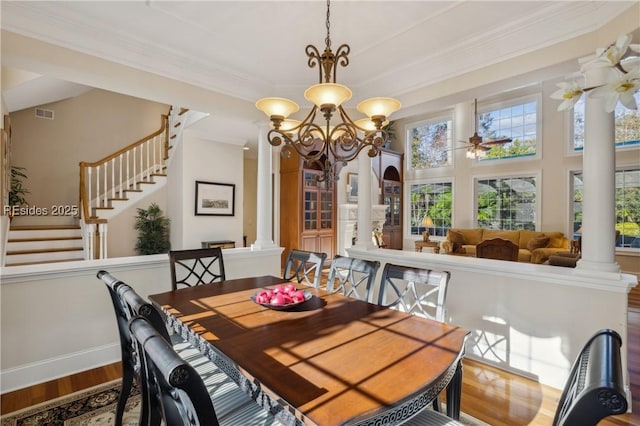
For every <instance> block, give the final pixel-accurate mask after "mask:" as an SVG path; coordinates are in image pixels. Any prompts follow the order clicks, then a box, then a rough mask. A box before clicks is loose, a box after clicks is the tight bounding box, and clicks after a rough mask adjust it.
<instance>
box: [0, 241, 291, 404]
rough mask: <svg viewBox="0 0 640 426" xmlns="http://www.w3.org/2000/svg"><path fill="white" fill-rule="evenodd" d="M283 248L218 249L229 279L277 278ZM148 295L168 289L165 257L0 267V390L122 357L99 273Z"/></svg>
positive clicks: (11, 388) (32, 382)
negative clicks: (97, 275) (266, 276)
mask: <svg viewBox="0 0 640 426" xmlns="http://www.w3.org/2000/svg"><path fill="white" fill-rule="evenodd" d="M281 254H282V248H280V247H277V248H274V249H268V250H259V251H258V250H256V251H252V250H251V249H250V248H238V249H225V250H224V251H223V255H224V263H225V272H226V275H227V278H229V279H231V278H241V277H245V276H251V275H275V276H279V275H280V273H281V272H280V256H281ZM103 269H104V270H106V271H109V272H110V273H112V274H113V275H114V276H115V277H117V278H118V279H120V280H122V281H124V282H126V283H127V284H129V285H131V286H132V287H134V288H135V289H136V291H138V292H139V293H140V295H141V296H143V297H145V298H146V297H147V296H148V295H149V294H154V293H161V292H163V291H168V290H170V288H171V280H170V273H169V261H168V256H167V255H166V254H163V255H152V256H135V257H122V258H112V259H104V260H90V261H77V262H65V263H56V264H41V265H26V266H13V267H6V268H1V269H0V315H1V317H0V332H1V339H2V346H1V351H2V352H1V364H0V383H1V388H0V392H2V393H4V392H8V391H12V390H15V389H21V388H24V387H26V386H30V385H33V384H36V383H42V382H45V381H48V380H52V379H56V378H58V377H64V376H67V375H69V374H73V373H77V372H79V371H84V370H88V369H91V368H95V367H98V366H101V365H105V364H109V363H112V362H116V361H118V360H120V340H119V337H118V332H117V326H116V320H115V316H114V312H113V306H112V305H111V300H110V298H109V294H108V292H107V289H106V288H105V285H104V283H103V282H102V281H101V280H99V279H97V278H96V274H97V273H98V271H100V270H103Z"/></svg>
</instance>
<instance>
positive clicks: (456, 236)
mask: <svg viewBox="0 0 640 426" xmlns="http://www.w3.org/2000/svg"><path fill="white" fill-rule="evenodd" d="M447 239H448V240H449V241H451V245H452V251H453V252H454V253H458V250H460V249H461V248H462V245H463V244H464V236H463V235H462V233H460V232H457V231H452V230H451V229H449V232H448V233H447Z"/></svg>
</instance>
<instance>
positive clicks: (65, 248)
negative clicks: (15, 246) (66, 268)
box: [7, 247, 83, 256]
mask: <svg viewBox="0 0 640 426" xmlns="http://www.w3.org/2000/svg"><path fill="white" fill-rule="evenodd" d="M82 250H83V248H82V247H64V248H50V249H39V250H15V251H8V252H7V256H9V255H16V254H40V253H53V252H56V253H58V252H63V251H82Z"/></svg>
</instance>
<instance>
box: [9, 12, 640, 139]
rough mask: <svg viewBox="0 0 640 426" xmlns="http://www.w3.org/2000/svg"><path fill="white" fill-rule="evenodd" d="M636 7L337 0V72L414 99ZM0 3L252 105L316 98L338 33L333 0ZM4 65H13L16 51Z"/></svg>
mask: <svg viewBox="0 0 640 426" xmlns="http://www.w3.org/2000/svg"><path fill="white" fill-rule="evenodd" d="M634 4H637V1H627V2H624V1H621V2H614V1H549V2H545V1H498V2H485V1H441V2H438V1H334V2H333V3H332V4H331V41H332V47H333V50H334V51H335V50H336V49H337V47H338V46H339V45H340V44H343V43H348V44H349V45H350V47H351V55H350V56H349V59H350V64H349V66H348V67H347V68H339V69H338V75H337V79H338V82H339V83H342V84H346V85H347V86H349V87H350V88H351V89H352V90H353V99H352V100H351V101H350V103H349V104H348V105H347V106H355V104H356V103H357V102H359V101H360V100H363V99H366V98H368V97H372V96H392V97H396V98H399V99H400V100H401V101H403V104H404V105H405V106H410V104H411V102H413V101H411V99H412V98H411V94H412V93H414V92H415V91H417V90H420V89H421V88H424V87H428V86H430V85H433V84H436V83H438V82H442V81H444V80H447V79H449V78H451V77H455V76H456V75H462V74H465V73H469V72H473V71H474V70H479V69H481V68H485V67H487V66H490V65H492V64H496V63H499V62H502V61H505V60H508V59H511V58H515V57H517V56H519V55H523V54H527V53H530V52H534V51H536V50H538V49H542V48H545V47H549V46H552V45H554V44H556V43H559V42H562V41H566V40H570V39H572V38H575V37H578V36H581V35H583V34H587V33H590V32H592V31H594V30H596V29H598V28H599V27H601V26H602V25H604V24H605V23H607V22H609V21H610V20H612V19H613V18H614V17H616V16H618V15H619V14H621V13H622V12H624V11H625V10H626V9H628V8H629V7H631V6H634ZM0 7H1V8H2V9H1V12H2V28H3V30H6V31H10V32H13V33H17V34H20V35H23V36H27V37H30V38H34V39H37V40H41V41H45V42H47V43H50V44H54V45H57V46H61V47H65V48H68V49H72V50H75V51H79V52H82V53H84V54H89V55H93V56H96V57H99V58H103V59H106V60H109V61H112V62H115V63H118V64H122V65H126V66H129V67H133V68H135V69H139V70H143V71H148V72H151V73H154V74H158V75H161V76H163V77H167V78H170V79H173V80H176V81H179V82H184V83H189V84H191V85H195V86H198V87H201V88H204V89H208V90H210V91H212V92H217V93H221V94H224V95H227V96H231V97H233V98H237V99H240V100H242V101H246V105H247V108H253V103H254V102H255V101H256V100H257V99H259V98H262V97H265V96H281V97H287V98H291V99H293V100H295V101H296V102H298V103H299V104H300V105H305V104H306V101H305V100H304V99H303V97H302V94H303V92H304V90H305V89H306V88H307V87H308V86H310V85H311V84H315V83H316V82H317V79H318V74H317V69H309V68H308V66H307V58H306V55H305V47H306V45H308V44H314V45H315V46H316V47H318V49H320V50H322V49H323V48H324V39H325V36H326V28H325V18H326V3H325V2H324V1H292V2H284V1H255V2H251V1H192V2H185V1H154V0H147V1H125V2H111V1H105V2H101V1H69V2H61V1H51V2H27V1H6V0H4V1H2V2H1V6H0ZM3 65H9V66H11V64H6V62H4V58H3ZM29 71H35V70H34V69H32V70H29ZM36 72H37V71H36ZM25 86H26V84H25ZM43 87H44V86H43ZM8 90H11V88H9V89H8ZM13 90H14V91H15V90H17V89H16V88H13ZM39 90H44V89H43V88H40V89H39ZM75 90H78V88H75ZM114 91H117V90H114ZM5 92H6V91H3V96H4V94H5ZM11 96H14V97H15V96H16V94H15V93H14V94H12V95H11ZM17 96H18V98H19V97H20V95H17ZM34 101H35V100H34ZM351 103H352V104H353V105H351ZM20 105H21V106H23V105H24V103H22V104H20ZM184 106H187V107H188V105H184ZM10 108H11V107H10ZM254 112H255V110H253V111H252V113H251V114H248V117H252V118H251V120H255V114H254ZM207 121H208V123H207ZM239 122H242V117H236V118H232V119H230V120H227V121H225V122H224V123H223V122H222V120H219V121H218V122H216V117H215V115H214V116H211V117H210V118H209V119H207V120H204V122H203V124H202V125H201V126H202V129H201V130H202V131H203V133H204V134H209V135H210V134H212V133H213V134H215V133H216V132H217V133H220V134H221V135H223V136H221V138H222V139H225V138H226V139H229V140H237V141H241V142H240V143H245V142H249V141H251V140H253V139H256V130H255V127H253V126H249V127H250V128H249V129H248V130H247V129H244V130H242V129H240V128H244V127H247V126H238V123H239ZM225 126H226V127H225ZM234 132H235V133H234Z"/></svg>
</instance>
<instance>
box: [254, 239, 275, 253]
mask: <svg viewBox="0 0 640 426" xmlns="http://www.w3.org/2000/svg"><path fill="white" fill-rule="evenodd" d="M274 247H278V246H277V245H276V244H275V243H274V242H273V241H270V240H256V242H255V243H253V244H251V250H252V251H254V250H265V249H272V248H274Z"/></svg>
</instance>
